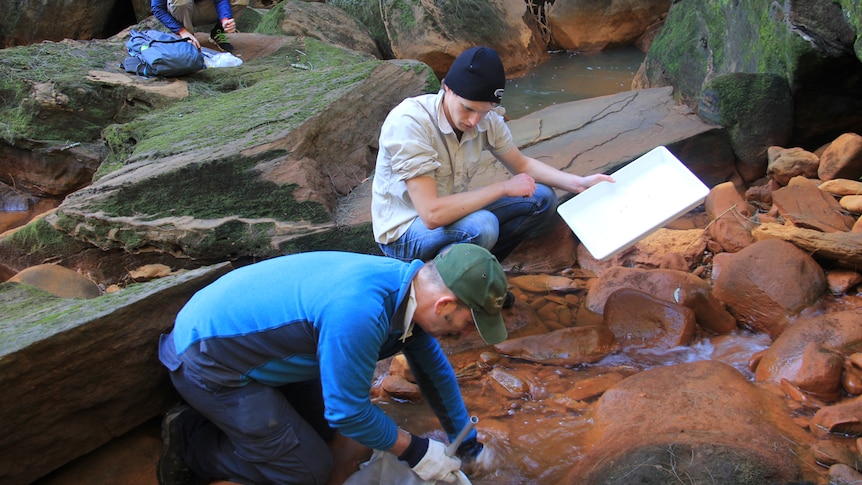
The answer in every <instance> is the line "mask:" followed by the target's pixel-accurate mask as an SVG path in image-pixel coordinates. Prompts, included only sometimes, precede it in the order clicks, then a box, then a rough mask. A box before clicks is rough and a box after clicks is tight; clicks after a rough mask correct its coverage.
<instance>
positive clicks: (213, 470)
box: [171, 365, 335, 485]
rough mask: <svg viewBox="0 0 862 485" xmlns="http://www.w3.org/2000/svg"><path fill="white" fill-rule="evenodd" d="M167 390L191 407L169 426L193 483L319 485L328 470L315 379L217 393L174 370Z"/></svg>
mask: <svg viewBox="0 0 862 485" xmlns="http://www.w3.org/2000/svg"><path fill="white" fill-rule="evenodd" d="M171 381H172V382H173V383H174V387H175V388H176V389H177V391H178V392H179V393H180V395H181V396H182V397H183V399H185V401H186V402H187V403H188V404H189V405H191V406H192V408H193V409H191V410H188V411H185V412H184V413H183V414H181V415H180V417H179V418H178V420H177V424H178V425H179V428H180V430H181V431H180V432H181V436H182V439H181V440H180V441H181V453H182V458H183V462H184V463H185V464H186V466H188V467H189V468H190V469H191V470H192V471H194V472H195V474H196V475H197V476H198V477H200V478H207V479H214V478H218V479H227V480H230V481H233V482H237V483H246V484H250V483H308V484H318V485H322V484H323V483H324V482H326V479H327V477H328V476H329V473H330V471H331V468H332V454H331V453H330V451H329V447H328V446H327V444H326V441H327V440H329V439H331V438H332V436H333V435H334V433H335V431H334V430H333V429H332V428H330V427H329V425H328V424H327V423H326V420H325V419H324V417H323V410H324V406H323V397H322V391H321V387H320V381H319V380H314V381H308V382H299V383H296V384H289V385H287V386H284V387H280V388H274V387H268V386H264V385H262V384H259V383H257V382H252V383H250V384H248V385H246V386H244V387H220V386H214V385H213V384H211V383H208V382H206V381H204V380H203V379H200V378H198V377H197V376H196V375H194V373H192V372H189V371H188V369H187V368H186V366H184V365H183V366H181V367H180V368H179V369H177V370H176V371H174V372H171Z"/></svg>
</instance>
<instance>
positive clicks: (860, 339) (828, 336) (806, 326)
mask: <svg viewBox="0 0 862 485" xmlns="http://www.w3.org/2000/svg"><path fill="white" fill-rule="evenodd" d="M860 318H862V309H855V310H847V311H839V312H833V313H827V314H824V315H819V316H816V317H808V318H800V319H798V320H797V321H796V323H794V324H793V325H791V326H789V327H787V329H786V330H785V331H784V333H782V334H781V335H780V336H779V337H778V338H776V339H775V341H774V342H773V343H772V345H771V346H770V347H769V348H768V349H766V351H764V352H763V355H762V357H761V358H760V361H759V362H758V363H757V366H756V368H755V373H754V378H755V380H756V381H767V382H772V383H775V384H779V385H780V384H781V382H782V381H788V382H790V383H794V384H798V385H799V386H800V387H801V386H808V385H812V386H816V387H813V388H812V389H811V390H812V391H814V392H818V390H819V389H835V388H836V387H838V386H840V383H841V374H840V372H837V375H836V370H835V369H833V368H832V365H833V364H834V363H833V362H832V361H831V358H827V359H826V360H824V361H823V363H824V364H825V365H824V366H820V367H819V369H820V370H818V371H816V372H813V373H812V370H809V369H807V368H806V366H807V365H810V364H813V362H812V361H811V360H809V362H806V355H807V356H808V357H809V359H812V360H814V358H815V357H816V355H817V354H819V353H820V352H821V350H820V348H823V349H827V350H826V352H829V353H838V354H846V355H849V354H851V353H852V352H853V351H854V349H855V348H856V346H857V345H860V343H862V326H860V325H859V319H860ZM811 345H815V346H816V347H810V346H811ZM830 381H831V382H830ZM806 383H810V384H806ZM803 390H807V389H803Z"/></svg>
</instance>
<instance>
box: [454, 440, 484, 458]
mask: <svg viewBox="0 0 862 485" xmlns="http://www.w3.org/2000/svg"><path fill="white" fill-rule="evenodd" d="M484 448H485V445H483V444H482V443H480V442H479V440H478V439H476V438H470V439H468V440H464V441H463V442H461V446H459V447H458V450H457V451H456V452H455V456H457V457H458V458H460V459H461V462H462V463H465V464H466V463H470V462H472V461H474V460H475V459H476V457H477V456H479V453H481V452H482V450H483V449H484Z"/></svg>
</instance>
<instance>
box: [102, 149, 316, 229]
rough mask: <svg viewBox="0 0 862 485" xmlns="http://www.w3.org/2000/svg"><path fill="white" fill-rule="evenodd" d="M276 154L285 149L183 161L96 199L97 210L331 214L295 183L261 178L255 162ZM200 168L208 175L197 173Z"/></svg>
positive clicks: (280, 216) (288, 216)
mask: <svg viewBox="0 0 862 485" xmlns="http://www.w3.org/2000/svg"><path fill="white" fill-rule="evenodd" d="M280 155H282V156H283V155H284V153H277V152H275V153H274V152H268V153H265V154H263V155H261V156H260V157H255V158H243V157H241V156H233V157H228V158H223V159H217V160H210V161H207V162H201V163H200V164H197V165H195V166H194V167H189V166H186V167H184V168H180V169H179V170H177V171H176V172H170V173H164V174H160V175H157V176H154V177H150V178H148V179H146V180H144V181H142V182H140V183H136V184H131V185H129V186H128V187H120V188H119V189H117V190H116V191H114V192H113V193H112V194H111V195H110V196H109V197H108V198H107V199H106V200H104V201H102V202H101V203H100V205H99V207H98V210H100V211H103V212H104V213H106V214H107V215H109V216H113V217H132V216H139V215H140V214H146V215H147V218H148V220H156V219H161V218H165V217H181V216H192V217H195V218H198V219H218V218H221V217H225V215H227V214H235V215H237V216H240V217H244V218H273V219H277V220H303V221H309V222H326V221H328V220H330V215H329V213H328V211H327V210H326V209H325V208H323V207H322V206H321V205H320V204H318V203H316V202H312V201H304V202H298V201H296V200H295V199H294V197H293V191H294V190H295V189H296V186H295V185H277V184H275V183H274V182H268V181H265V180H263V179H262V178H261V176H260V174H259V173H258V172H257V170H256V169H255V166H256V165H257V164H258V163H260V162H261V161H262V160H272V159H275V158H277V157H279V156H280ZM200 173H204V174H206V176H205V177H198V176H195V175H196V174H200ZM227 187H230V189H229V190H228V189H227Z"/></svg>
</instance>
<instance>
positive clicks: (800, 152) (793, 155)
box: [766, 146, 820, 186]
mask: <svg viewBox="0 0 862 485" xmlns="http://www.w3.org/2000/svg"><path fill="white" fill-rule="evenodd" d="M766 155H767V159H768V163H767V166H766V176H767V177H769V178H771V179H772V180H775V181H776V182H778V184H779V185H782V186H783V185H787V183H788V182H790V179H792V178H793V177H796V176H799V175H801V176H803V177H806V178H817V169H818V168H819V167H820V157H818V156H817V155H815V154H813V153H811V152H809V151H808V150H805V149H803V148H798V147H795V148H782V147H779V146H771V147H769V150H767V152H766Z"/></svg>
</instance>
